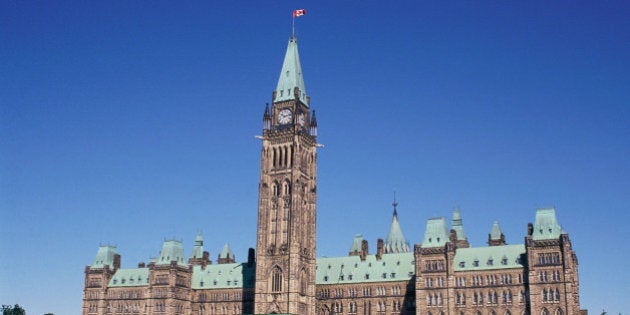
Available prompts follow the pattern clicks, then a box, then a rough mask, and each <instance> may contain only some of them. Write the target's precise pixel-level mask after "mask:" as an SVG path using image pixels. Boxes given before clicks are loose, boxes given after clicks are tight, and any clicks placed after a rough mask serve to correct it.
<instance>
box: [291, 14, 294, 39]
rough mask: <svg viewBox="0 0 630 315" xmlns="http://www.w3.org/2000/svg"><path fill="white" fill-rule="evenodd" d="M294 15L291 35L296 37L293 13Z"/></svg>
mask: <svg viewBox="0 0 630 315" xmlns="http://www.w3.org/2000/svg"><path fill="white" fill-rule="evenodd" d="M291 15H292V16H293V19H292V21H293V22H292V23H291V37H292V38H295V14H291Z"/></svg>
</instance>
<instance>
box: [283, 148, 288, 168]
mask: <svg viewBox="0 0 630 315" xmlns="http://www.w3.org/2000/svg"><path fill="white" fill-rule="evenodd" d="M282 155H283V156H284V164H283V165H284V166H287V165H288V164H287V162H288V157H289V149H288V148H287V147H286V146H285V147H284V148H282Z"/></svg>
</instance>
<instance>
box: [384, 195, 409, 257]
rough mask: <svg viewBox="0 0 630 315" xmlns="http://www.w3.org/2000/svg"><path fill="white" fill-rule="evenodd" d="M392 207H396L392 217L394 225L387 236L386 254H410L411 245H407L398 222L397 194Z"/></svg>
mask: <svg viewBox="0 0 630 315" xmlns="http://www.w3.org/2000/svg"><path fill="white" fill-rule="evenodd" d="M392 206H394V214H393V217H392V224H391V225H390V227H389V233H388V234H387V240H386V242H385V254H389V253H407V252H409V244H408V243H407V240H405V236H404V235H403V232H402V229H401V228H400V223H399V222H398V212H397V210H396V207H397V206H398V202H396V194H395V193H394V202H393V203H392Z"/></svg>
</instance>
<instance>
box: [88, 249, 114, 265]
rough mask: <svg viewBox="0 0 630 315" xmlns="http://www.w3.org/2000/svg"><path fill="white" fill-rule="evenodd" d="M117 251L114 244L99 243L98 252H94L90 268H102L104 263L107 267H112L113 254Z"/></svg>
mask: <svg viewBox="0 0 630 315" xmlns="http://www.w3.org/2000/svg"><path fill="white" fill-rule="evenodd" d="M117 253H118V252H117V250H116V246H112V245H101V246H99V247H98V252H96V258H95V259H94V263H92V265H91V266H90V267H92V268H103V267H105V265H108V266H109V267H114V255H116V254H117Z"/></svg>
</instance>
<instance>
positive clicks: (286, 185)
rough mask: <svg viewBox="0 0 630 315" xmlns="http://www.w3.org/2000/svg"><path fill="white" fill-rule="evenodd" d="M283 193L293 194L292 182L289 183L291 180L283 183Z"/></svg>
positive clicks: (286, 194)
mask: <svg viewBox="0 0 630 315" xmlns="http://www.w3.org/2000/svg"><path fill="white" fill-rule="evenodd" d="M282 194H283V195H285V196H288V195H290V194H291V183H289V181H288V180H287V181H285V182H284V184H282Z"/></svg>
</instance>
